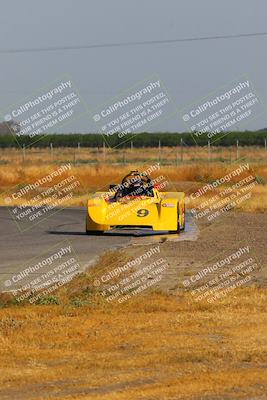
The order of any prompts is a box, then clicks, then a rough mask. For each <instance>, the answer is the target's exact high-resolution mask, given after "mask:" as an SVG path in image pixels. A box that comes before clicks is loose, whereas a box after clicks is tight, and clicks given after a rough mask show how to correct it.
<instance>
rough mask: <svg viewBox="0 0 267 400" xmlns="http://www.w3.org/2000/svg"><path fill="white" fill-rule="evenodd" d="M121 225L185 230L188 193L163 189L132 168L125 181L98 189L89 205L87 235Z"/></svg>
mask: <svg viewBox="0 0 267 400" xmlns="http://www.w3.org/2000/svg"><path fill="white" fill-rule="evenodd" d="M117 228H150V229H152V230H153V231H170V232H172V233H179V232H180V231H181V230H183V229H185V193H183V192H161V191H159V190H158V187H157V185H156V184H155V182H154V181H153V180H152V179H151V178H150V177H149V176H148V175H146V174H144V173H140V172H138V171H131V172H130V173H129V174H128V175H126V176H125V177H124V178H123V180H122V182H121V184H118V185H110V188H109V191H107V192H96V193H95V194H94V195H93V196H92V197H91V198H90V199H89V200H88V204H87V216H86V234H88V235H96V234H102V233H103V232H104V231H109V230H112V229H117Z"/></svg>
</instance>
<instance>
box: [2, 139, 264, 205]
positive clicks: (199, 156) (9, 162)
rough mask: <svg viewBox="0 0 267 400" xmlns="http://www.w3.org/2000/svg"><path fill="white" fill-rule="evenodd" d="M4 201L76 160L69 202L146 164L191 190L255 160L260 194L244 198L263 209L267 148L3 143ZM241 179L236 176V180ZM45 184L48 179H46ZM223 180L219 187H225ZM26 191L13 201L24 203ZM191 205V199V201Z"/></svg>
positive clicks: (253, 166) (172, 182)
mask: <svg viewBox="0 0 267 400" xmlns="http://www.w3.org/2000/svg"><path fill="white" fill-rule="evenodd" d="M0 163H1V165H0V190H1V195H0V204H1V205H5V201H4V198H5V193H6V192H8V191H9V190H10V189H11V188H13V187H16V186H17V187H22V185H23V184H27V183H34V182H36V181H37V180H38V179H41V178H42V177H44V176H46V175H48V174H50V173H52V172H53V171H54V170H55V169H57V168H59V167H60V165H63V164H66V163H70V165H71V169H70V170H69V171H67V172H66V173H64V174H63V175H62V176H61V177H58V178H55V180H54V181H53V183H58V182H59V181H60V180H61V179H64V178H66V177H67V176H70V175H74V176H75V177H76V178H77V179H78V180H79V182H80V185H79V186H78V187H77V188H75V190H74V195H73V197H72V198H71V199H69V200H68V202H67V203H66V205H67V206H73V205H80V206H81V205H82V206H84V205H85V204H86V200H87V198H88V194H89V193H92V192H94V191H96V190H106V189H107V188H108V186H109V184H110V183H119V182H120V180H121V179H122V177H123V176H124V175H125V174H127V173H128V172H129V170H131V169H136V168H140V169H141V170H146V169H147V168H148V167H149V166H151V165H155V164H157V163H159V165H160V169H159V171H158V172H157V173H152V177H155V176H158V175H163V176H164V177H165V178H166V180H167V181H168V186H167V189H169V190H171V189H174V190H184V191H186V193H187V194H189V193H190V190H194V189H195V188H196V185H198V186H199V187H201V186H203V185H204V184H205V183H208V182H212V181H214V180H216V179H219V178H221V177H222V176H224V175H226V174H227V173H229V172H230V171H232V170H233V169H234V168H236V167H237V166H238V165H239V164H243V163H249V165H250V170H251V171H252V173H253V175H254V176H255V178H256V179H257V183H258V185H257V186H256V187H255V188H254V189H253V190H252V192H253V194H254V196H252V198H251V199H250V200H249V201H246V202H245V203H242V204H240V206H239V208H240V209H242V210H245V211H263V210H264V209H266V208H267V196H266V195H267V189H266V186H265V183H266V182H267V152H266V150H265V149H264V148H257V147H244V148H239V150H238V153H237V151H236V149H235V148H232V147H230V148H220V147H218V148H216V147H214V148H211V150H210V152H209V151H208V149H207V148H199V147H183V153H182V158H181V149H179V148H177V149H174V148H172V149H170V148H161V149H160V151H159V149H157V148H148V149H147V148H142V149H132V150H131V149H125V150H123V149H120V150H118V149H116V150H112V149H107V148H106V149H103V148H102V149H97V148H96V149H95V148H81V149H79V150H78V149H69V148H62V149H53V150H52V151H51V150H50V149H26V150H25V153H24V152H23V150H17V149H1V151H0ZM235 181H236V180H235V179H233V182H235ZM44 187H45V185H44ZM225 187H227V185H221V186H220V188H219V189H218V190H224V189H225ZM26 200H27V197H22V198H20V199H18V200H17V201H14V202H13V204H23V203H25V201H26ZM189 207H190V204H189Z"/></svg>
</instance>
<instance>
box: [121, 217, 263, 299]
mask: <svg viewBox="0 0 267 400" xmlns="http://www.w3.org/2000/svg"><path fill="white" fill-rule="evenodd" d="M198 228H199V232H198V237H197V239H195V240H184V241H180V239H179V240H178V241H177V240H176V239H175V238H174V239H172V238H171V236H170V235H169V236H168V235H167V236H166V237H164V236H161V237H160V238H159V239H158V241H157V242H156V240H155V239H154V240H152V241H151V242H150V243H149V244H148V242H146V244H145V245H143V246H142V245H141V246H135V247H132V248H129V249H127V253H128V254H129V255H130V256H131V257H132V259H133V260H134V259H138V257H142V255H143V256H144V257H143V260H142V263H141V264H140V266H138V269H141V268H142V266H143V265H144V266H147V265H151V264H152V263H153V262H154V263H155V268H154V266H153V267H152V269H151V270H145V272H147V271H148V273H150V275H149V274H148V275H147V276H148V279H149V280H150V281H151V282H152V280H154V281H155V284H151V285H150V284H149V285H148V286H150V287H151V288H153V287H154V288H160V289H161V290H164V291H165V292H167V293H172V294H175V293H177V292H179V291H181V290H190V291H194V293H193V294H194V296H195V298H197V297H198V295H201V294H202V298H203V296H204V297H206V298H210V297H214V296H209V295H212V293H215V292H216V293H217V292H221V294H222V296H224V295H226V294H227V293H224V292H223V290H225V291H226V292H227V291H228V293H229V292H230V291H231V288H234V287H243V286H254V287H261V288H266V287H267V248H266V239H267V214H266V213H265V214H262V213H258V214H251V213H241V212H240V213H229V214H228V215H227V216H226V217H224V218H223V219H222V220H220V221H218V222H213V223H210V224H207V223H204V224H200V225H198ZM180 235H181V238H182V237H183V235H184V233H181V234H180ZM139 243H140V242H139ZM157 247H158V251H157ZM153 248H155V253H154V254H153V255H152V256H150V257H148V258H146V255H147V254H148V255H149V250H150V249H153ZM157 260H158V262H157ZM161 266H163V268H161ZM157 267H159V268H158V269H159V271H160V270H162V271H160V272H159V273H155V272H154V270H155V269H157ZM159 275H160V276H161V279H160V280H159V279H158V282H157V276H159ZM207 285H208V286H207ZM234 285H235V286H234ZM211 288H212V291H211V292H210V293H209V295H208V294H207V291H208V290H210V289H211ZM203 293H206V295H204V294H203ZM217 296H218V295H217ZM219 298H220V296H219V297H218V299H219ZM198 299H201V297H198Z"/></svg>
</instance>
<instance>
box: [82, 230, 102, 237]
mask: <svg viewBox="0 0 267 400" xmlns="http://www.w3.org/2000/svg"><path fill="white" fill-rule="evenodd" d="M85 233H86V235H92V236H100V235H103V233H104V231H88V230H86V231H85Z"/></svg>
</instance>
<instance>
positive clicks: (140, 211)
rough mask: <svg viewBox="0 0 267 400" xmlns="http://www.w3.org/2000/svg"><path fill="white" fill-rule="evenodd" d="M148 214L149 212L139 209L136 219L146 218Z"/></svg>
mask: <svg viewBox="0 0 267 400" xmlns="http://www.w3.org/2000/svg"><path fill="white" fill-rule="evenodd" d="M148 214H149V211H148V210H146V209H145V208H141V209H140V210H138V211H137V217H146V216H147V215H148Z"/></svg>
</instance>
